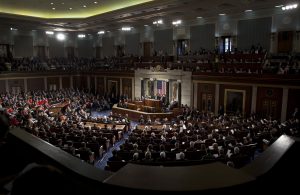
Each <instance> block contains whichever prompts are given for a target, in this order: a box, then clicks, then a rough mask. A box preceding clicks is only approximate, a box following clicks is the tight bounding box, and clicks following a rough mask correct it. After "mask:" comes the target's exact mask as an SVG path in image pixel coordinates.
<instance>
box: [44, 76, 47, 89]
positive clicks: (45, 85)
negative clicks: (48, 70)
mask: <svg viewBox="0 0 300 195" xmlns="http://www.w3.org/2000/svg"><path fill="white" fill-rule="evenodd" d="M44 90H45V91H47V77H44Z"/></svg>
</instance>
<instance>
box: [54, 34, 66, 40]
mask: <svg viewBox="0 0 300 195" xmlns="http://www.w3.org/2000/svg"><path fill="white" fill-rule="evenodd" d="M56 38H57V40H59V41H63V40H65V39H66V36H65V35H64V34H62V33H58V34H57V35H56Z"/></svg>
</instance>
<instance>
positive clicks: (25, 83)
mask: <svg viewBox="0 0 300 195" xmlns="http://www.w3.org/2000/svg"><path fill="white" fill-rule="evenodd" d="M24 92H25V93H27V78H24Z"/></svg>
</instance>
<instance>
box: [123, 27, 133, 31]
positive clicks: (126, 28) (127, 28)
mask: <svg viewBox="0 0 300 195" xmlns="http://www.w3.org/2000/svg"><path fill="white" fill-rule="evenodd" d="M130 30H131V27H122V31H130Z"/></svg>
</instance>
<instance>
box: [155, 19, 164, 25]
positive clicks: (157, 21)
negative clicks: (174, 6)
mask: <svg viewBox="0 0 300 195" xmlns="http://www.w3.org/2000/svg"><path fill="white" fill-rule="evenodd" d="M162 23H163V21H162V20H156V21H154V22H153V24H162Z"/></svg>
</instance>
